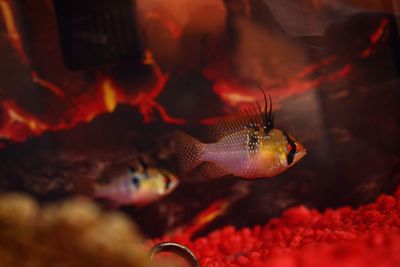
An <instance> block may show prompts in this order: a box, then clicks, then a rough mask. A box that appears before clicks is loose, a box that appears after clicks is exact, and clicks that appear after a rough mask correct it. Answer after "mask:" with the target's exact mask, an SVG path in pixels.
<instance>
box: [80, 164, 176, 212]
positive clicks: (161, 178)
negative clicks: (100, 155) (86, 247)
mask: <svg viewBox="0 0 400 267" xmlns="http://www.w3.org/2000/svg"><path fill="white" fill-rule="evenodd" d="M178 184H179V180H178V178H177V177H176V176H175V175H174V174H172V173H171V172H169V171H167V170H165V169H161V168H155V167H148V166H146V165H145V164H144V163H143V162H142V164H141V166H140V168H138V169H134V168H129V169H128V170H127V172H126V174H124V175H122V176H120V177H116V178H114V179H112V180H111V181H110V182H109V183H106V184H102V183H99V182H96V181H93V180H90V179H83V180H80V181H78V182H77V183H76V184H75V192H76V193H80V194H84V195H88V196H90V197H93V198H96V199H103V200H106V201H107V202H108V203H109V204H110V206H113V207H118V206H122V205H132V206H145V205H148V204H151V203H153V202H155V201H157V200H159V199H161V198H163V197H165V196H167V195H168V194H170V193H171V192H172V191H173V190H175V188H176V187H177V186H178Z"/></svg>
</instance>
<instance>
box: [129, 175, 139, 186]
mask: <svg viewBox="0 0 400 267" xmlns="http://www.w3.org/2000/svg"><path fill="white" fill-rule="evenodd" d="M131 181H132V184H134V185H135V186H136V187H139V184H140V180H139V177H137V176H133V177H132V180H131Z"/></svg>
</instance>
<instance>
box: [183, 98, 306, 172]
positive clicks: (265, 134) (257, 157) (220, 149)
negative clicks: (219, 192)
mask: <svg viewBox="0 0 400 267" xmlns="http://www.w3.org/2000/svg"><path fill="white" fill-rule="evenodd" d="M263 94H264V101H265V108H264V110H262V109H261V107H260V105H259V103H258V102H257V108H255V109H253V110H248V111H246V112H244V113H243V114H241V115H239V116H236V117H235V118H234V119H227V120H226V121H224V122H223V123H221V124H217V125H215V126H214V127H213V132H214V135H215V136H216V142H214V143H202V142H200V141H199V140H197V139H195V138H193V137H191V136H189V135H188V134H185V133H183V132H176V146H177V154H178V160H179V164H180V167H181V170H182V173H183V175H187V174H188V173H189V172H191V171H192V170H193V169H197V168H198V169H199V170H200V172H201V174H202V175H203V176H206V177H221V176H225V175H229V174H231V175H235V176H238V177H242V178H246V179H256V178H262V177H273V176H275V175H277V174H279V173H282V172H283V171H285V170H287V169H288V168H289V167H291V166H293V165H294V164H295V163H296V162H298V161H299V160H300V159H301V158H303V157H304V156H305V155H306V150H305V148H304V147H303V145H302V144H301V143H300V142H299V141H297V140H296V139H295V138H294V137H293V136H292V135H290V134H288V133H286V132H285V131H282V130H279V129H276V128H274V114H273V113H272V101H271V97H269V107H268V100H267V97H266V95H265V93H264V92H263Z"/></svg>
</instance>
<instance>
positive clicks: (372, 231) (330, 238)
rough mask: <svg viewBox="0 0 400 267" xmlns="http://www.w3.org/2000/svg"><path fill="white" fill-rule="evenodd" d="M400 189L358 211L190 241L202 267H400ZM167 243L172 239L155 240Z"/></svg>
mask: <svg viewBox="0 0 400 267" xmlns="http://www.w3.org/2000/svg"><path fill="white" fill-rule="evenodd" d="M399 215H400V188H399V189H398V190H397V192H396V193H395V194H394V195H393V196H390V195H381V196H380V197H379V198H378V199H377V200H376V201H375V202H374V203H371V204H368V205H364V206H361V207H359V208H356V209H352V208H350V207H343V208H338V209H328V210H326V211H324V212H322V213H320V212H318V211H316V210H314V209H308V208H306V207H304V206H299V207H295V208H291V209H289V210H287V211H286V212H284V213H283V215H282V217H280V218H276V219H273V220H271V221H270V222H269V223H267V224H266V225H264V226H255V227H252V228H244V229H240V230H237V229H235V228H234V227H232V226H226V227H224V228H222V229H219V230H216V231H214V232H212V233H210V234H209V235H208V236H206V237H202V238H199V239H196V240H194V241H189V238H188V236H185V234H184V233H183V234H181V235H179V236H175V237H174V238H172V240H173V241H176V242H179V243H182V244H184V245H186V246H188V247H189V248H190V249H192V250H193V252H194V253H195V254H196V256H197V257H198V259H199V261H200V264H201V266H209V267H217V266H256V267H257V266H259V267H317V266H318V267H319V266H324V267H331V266H332V267H336V266H337V267H339V266H340V267H347V266H348V267H364V266H365V267H369V266H379V267H398V266H400V216H399ZM167 240H168V241H171V239H165V238H163V240H156V241H157V242H158V241H167Z"/></svg>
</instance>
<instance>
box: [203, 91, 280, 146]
mask: <svg viewBox="0 0 400 267" xmlns="http://www.w3.org/2000/svg"><path fill="white" fill-rule="evenodd" d="M260 90H261V92H262V93H263V96H264V103H265V104H264V110H263V109H262V108H261V106H260V103H258V101H256V103H257V106H256V107H253V108H249V109H245V110H243V111H241V112H240V113H239V114H238V115H236V116H230V117H228V118H226V119H225V120H224V121H223V122H220V123H216V124H215V125H213V126H211V128H210V137H211V138H213V139H214V141H218V140H219V139H221V138H222V137H224V136H226V135H229V134H232V133H234V132H238V131H241V130H248V129H254V130H259V129H263V130H264V131H265V132H269V131H270V130H272V129H273V128H274V114H273V113H272V99H271V96H269V101H268V99H267V96H266V95H265V93H264V91H263V90H262V89H261V88H260ZM268 102H269V103H268Z"/></svg>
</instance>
